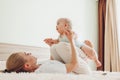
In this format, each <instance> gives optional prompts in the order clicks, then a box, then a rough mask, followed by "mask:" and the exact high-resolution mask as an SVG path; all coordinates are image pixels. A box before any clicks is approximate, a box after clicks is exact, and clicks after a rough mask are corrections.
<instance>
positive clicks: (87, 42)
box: [84, 40, 93, 48]
mask: <svg viewBox="0 0 120 80" xmlns="http://www.w3.org/2000/svg"><path fill="white" fill-rule="evenodd" d="M84 43H85V44H86V45H88V46H89V47H91V48H93V44H92V43H91V42H90V41H89V40H85V41H84Z"/></svg>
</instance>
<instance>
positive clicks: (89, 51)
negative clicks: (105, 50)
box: [81, 40, 101, 67]
mask: <svg viewBox="0 0 120 80" xmlns="http://www.w3.org/2000/svg"><path fill="white" fill-rule="evenodd" d="M85 44H86V45H84V46H82V48H81V49H82V50H83V52H84V53H85V54H86V55H87V56H88V58H90V59H92V60H94V61H95V63H96V66H97V67H100V66H101V62H100V61H99V60H98V56H97V53H96V51H95V49H94V48H93V44H92V43H91V42H90V41H88V40H86V41H85Z"/></svg>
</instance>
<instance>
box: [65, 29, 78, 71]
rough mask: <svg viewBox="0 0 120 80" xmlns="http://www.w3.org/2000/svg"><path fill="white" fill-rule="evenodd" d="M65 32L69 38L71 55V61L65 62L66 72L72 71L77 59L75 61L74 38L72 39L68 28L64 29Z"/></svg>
mask: <svg viewBox="0 0 120 80" xmlns="http://www.w3.org/2000/svg"><path fill="white" fill-rule="evenodd" d="M65 34H66V36H67V38H68V39H69V42H70V46H71V52H72V55H71V56H72V57H71V62H70V63H67V64H65V66H66V69H67V72H68V73H69V72H71V71H73V69H74V68H75V67H76V65H77V63H78V61H77V53H76V49H75V44H74V39H73V33H72V32H71V31H70V30H66V31H65Z"/></svg>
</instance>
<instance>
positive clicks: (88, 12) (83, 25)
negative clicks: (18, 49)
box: [0, 0, 98, 49]
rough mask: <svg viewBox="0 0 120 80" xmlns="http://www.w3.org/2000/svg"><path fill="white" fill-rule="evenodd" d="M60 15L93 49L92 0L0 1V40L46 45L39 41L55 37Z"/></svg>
mask: <svg viewBox="0 0 120 80" xmlns="http://www.w3.org/2000/svg"><path fill="white" fill-rule="evenodd" d="M63 2H64V3H63ZM60 17H68V18H70V19H71V20H72V22H73V29H74V30H75V31H76V32H77V33H78V35H79V37H80V40H81V41H83V40H85V39H89V40H91V41H92V42H93V43H94V46H95V48H96V49H97V41H98V40H97V36H98V31H97V29H98V28H97V26H98V23H97V2H96V0H74V1H73V0H42V1H41V0H0V42H4V43H15V44H24V45H32V46H43V47H48V46H47V45H46V44H45V43H44V42H43V40H44V38H46V37H53V38H57V36H58V33H57V32H56V30H55V26H56V20H57V19H58V18H60Z"/></svg>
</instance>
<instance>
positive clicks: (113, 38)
mask: <svg viewBox="0 0 120 80" xmlns="http://www.w3.org/2000/svg"><path fill="white" fill-rule="evenodd" d="M115 9H116V6H115V0H107V4H106V22H105V49H104V50H105V53H104V54H105V56H104V60H105V64H104V70H105V71H111V72H114V71H115V72H119V71H120V53H119V46H118V32H117V24H116V10H115Z"/></svg>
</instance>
